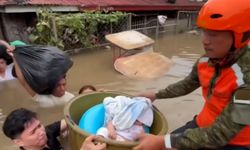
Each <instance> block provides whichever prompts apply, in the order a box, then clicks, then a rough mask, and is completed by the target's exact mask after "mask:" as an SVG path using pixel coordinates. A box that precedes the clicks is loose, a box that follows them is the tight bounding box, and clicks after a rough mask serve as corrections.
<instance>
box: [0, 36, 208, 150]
mask: <svg viewBox="0 0 250 150" xmlns="http://www.w3.org/2000/svg"><path fill="white" fill-rule="evenodd" d="M154 51H156V52H160V53H162V54H163V55H165V56H166V57H168V58H170V59H171V60H172V62H173V63H174V65H173V66H172V67H171V69H170V70H169V71H168V72H167V73H166V74H165V75H164V76H162V77H160V78H157V79H151V80H139V79H130V78H128V77H125V76H123V75H121V74H120V73H118V72H117V71H115V69H114V67H113V62H112V50H111V49H106V48H98V49H93V50H84V51H82V52H80V53H78V54H76V55H73V56H72V59H73V60H74V65H73V67H72V68H71V69H70V71H69V72H68V74H67V82H68V84H67V88H68V91H70V92H72V93H74V94H75V95H77V92H78V90H79V88H80V87H81V86H83V85H86V84H92V85H94V86H96V87H97V88H102V89H110V90H117V91H120V92H125V93H129V94H137V93H139V92H142V91H145V90H151V91H156V90H159V89H162V88H165V87H166V85H168V84H170V83H173V82H175V81H178V80H180V79H183V78H184V77H185V76H186V75H187V74H188V73H189V72H190V71H191V68H192V65H193V63H194V62H195V60H196V59H197V58H198V57H199V56H200V55H201V54H202V53H203V50H202V45H201V40H200V36H197V35H192V34H187V33H183V34H177V35H168V34H164V36H161V37H159V38H158V40H157V41H156V43H155V46H154ZM154 104H155V106H156V107H158V108H159V110H160V111H161V112H162V113H163V114H164V115H165V116H166V118H167V120H168V123H169V131H172V130H173V129H176V128H177V127H179V126H181V125H183V124H184V123H185V122H186V121H188V120H191V119H192V116H193V115H194V114H195V113H197V112H199V110H200V109H201V107H202V99H201V94H200V90H197V91H195V92H193V93H191V94H189V95H188V96H184V97H179V98H174V99H162V100H157V101H156V102H155V103H154ZM19 107H25V108H28V109H31V110H33V111H36V112H37V113H38V115H39V118H40V119H41V120H42V122H43V123H44V124H45V125H47V124H49V123H52V122H53V121H56V120H59V119H62V118H63V106H57V107H53V108H41V107H39V106H38V105H37V104H36V103H35V102H33V101H32V100H31V97H30V96H29V95H28V94H27V92H26V91H25V90H24V89H23V88H22V87H21V86H20V85H19V83H18V82H17V81H16V80H13V81H8V82H3V83H1V84H0V127H1V128H2V124H3V121H4V119H5V118H6V115H7V114H9V113H10V112H11V111H12V110H13V109H16V108H19ZM0 149H1V150H17V149H18V148H17V147H16V146H15V145H14V144H12V142H11V141H10V140H9V139H7V138H6V137H5V136H4V135H3V133H2V131H1V132H0Z"/></svg>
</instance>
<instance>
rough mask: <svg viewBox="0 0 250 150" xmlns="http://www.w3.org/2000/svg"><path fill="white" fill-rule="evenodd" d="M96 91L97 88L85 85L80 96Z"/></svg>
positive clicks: (80, 91)
mask: <svg viewBox="0 0 250 150" xmlns="http://www.w3.org/2000/svg"><path fill="white" fill-rule="evenodd" d="M94 91H96V88H95V87H94V86H92V85H84V86H83V87H81V89H80V90H79V92H78V93H79V94H82V93H87V92H94Z"/></svg>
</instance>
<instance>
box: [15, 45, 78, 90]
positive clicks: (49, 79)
mask: <svg viewBox="0 0 250 150" xmlns="http://www.w3.org/2000/svg"><path fill="white" fill-rule="evenodd" d="M14 59H15V61H16V63H17V64H18V66H19V68H20V70H21V72H22V74H23V76H24V79H25V80H26V82H27V83H28V84H29V86H30V87H31V88H32V89H33V90H34V91H35V92H36V93H38V94H51V93H52V92H53V89H54V88H55V87H56V86H57V83H58V82H59V80H60V79H61V78H62V77H64V76H65V75H66V73H67V71H68V70H69V69H70V68H71V67H72V65H73V62H72V61H71V59H70V58H69V56H67V55H66V54H65V53H64V52H63V51H61V50H60V49H58V48H57V47H51V46H37V45H24V46H16V48H15V50H14Z"/></svg>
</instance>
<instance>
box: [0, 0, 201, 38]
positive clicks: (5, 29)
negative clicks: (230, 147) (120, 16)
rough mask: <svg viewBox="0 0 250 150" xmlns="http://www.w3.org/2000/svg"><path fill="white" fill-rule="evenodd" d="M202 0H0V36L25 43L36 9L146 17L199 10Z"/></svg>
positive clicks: (173, 15)
mask: <svg viewBox="0 0 250 150" xmlns="http://www.w3.org/2000/svg"><path fill="white" fill-rule="evenodd" d="M204 2H205V0H119V1H118V0H1V1H0V39H4V40H6V41H13V40H17V39H21V40H23V41H25V42H28V34H29V27H32V26H34V25H35V23H36V12H37V10H38V9H39V8H41V7H45V8H50V9H51V10H52V11H54V12H81V11H84V10H103V11H125V12H132V13H134V14H138V15H142V14H143V16H144V17H141V19H142V20H145V16H147V15H151V16H157V15H158V14H165V15H168V17H173V18H174V17H177V13H178V11H198V10H199V9H200V8H201V6H202V5H203V4H204Z"/></svg>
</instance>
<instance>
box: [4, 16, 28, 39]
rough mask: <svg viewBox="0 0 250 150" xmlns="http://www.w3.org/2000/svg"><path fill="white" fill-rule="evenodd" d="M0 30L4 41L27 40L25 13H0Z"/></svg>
mask: <svg viewBox="0 0 250 150" xmlns="http://www.w3.org/2000/svg"><path fill="white" fill-rule="evenodd" d="M1 20H2V32H3V35H4V37H5V40H6V41H14V40H22V41H24V42H28V35H27V32H26V29H27V25H26V19H25V15H24V14H22V13H19V14H12V13H10V14H8V13H2V14H1Z"/></svg>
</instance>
